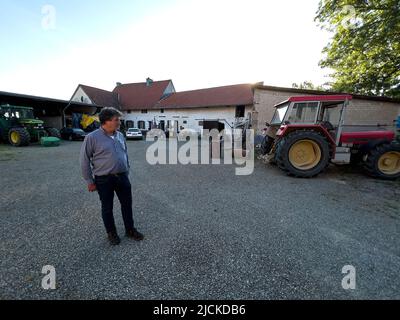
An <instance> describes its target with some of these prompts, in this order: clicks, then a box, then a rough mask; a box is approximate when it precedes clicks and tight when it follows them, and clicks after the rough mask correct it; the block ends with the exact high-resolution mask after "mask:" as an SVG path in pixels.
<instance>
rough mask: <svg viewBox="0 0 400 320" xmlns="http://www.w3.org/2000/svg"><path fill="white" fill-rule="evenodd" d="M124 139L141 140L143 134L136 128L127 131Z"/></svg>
mask: <svg viewBox="0 0 400 320" xmlns="http://www.w3.org/2000/svg"><path fill="white" fill-rule="evenodd" d="M126 138H127V139H140V140H142V139H143V134H142V131H140V129H138V128H130V129H128V131H127V132H126Z"/></svg>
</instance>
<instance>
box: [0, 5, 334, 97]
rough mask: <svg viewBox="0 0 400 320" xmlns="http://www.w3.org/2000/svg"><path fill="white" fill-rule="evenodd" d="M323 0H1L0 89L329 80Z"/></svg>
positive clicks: (69, 90) (63, 93) (52, 93)
mask: <svg viewBox="0 0 400 320" xmlns="http://www.w3.org/2000/svg"><path fill="white" fill-rule="evenodd" d="M318 3H319V0H302V1H298V0H279V1H276V0H274V1H272V0H246V1H238V0H114V1H108V0H107V1H106V0H69V1H65V0H64V1H63V0H46V1H39V0H0V41H1V49H0V91H8V92H16V93H23V94H31V95H36V96H44V97H51V98H59V99H69V98H70V97H71V96H72V94H73V92H74V90H75V89H76V87H77V86H78V84H86V85H90V86H94V87H98V88H102V89H105V90H110V91H111V90H112V89H113V88H114V87H115V84H116V82H122V83H133V82H144V81H145V79H146V78H147V77H150V78H152V79H153V80H167V79H172V80H173V82H174V85H175V88H176V90H177V91H185V90H192V89H201V88H208V87H215V86H223V85H231V84H239V83H255V82H261V81H263V82H264V83H265V84H266V85H274V86H284V87H291V86H292V84H293V83H295V82H296V83H300V82H303V81H312V82H313V83H314V84H316V85H320V84H323V83H325V82H327V81H328V80H329V78H328V77H327V76H328V74H329V70H325V69H321V68H320V67H319V65H318V62H319V61H320V60H321V58H322V49H323V47H324V46H325V45H326V44H327V43H328V42H329V39H330V36H331V35H330V34H328V33H327V32H325V31H322V30H321V29H320V28H319V27H318V26H317V24H316V22H315V21H314V17H315V13H316V11H317V9H318Z"/></svg>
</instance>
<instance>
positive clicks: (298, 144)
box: [275, 130, 331, 178]
mask: <svg viewBox="0 0 400 320" xmlns="http://www.w3.org/2000/svg"><path fill="white" fill-rule="evenodd" d="M330 154H331V152H330V146H329V143H328V141H327V140H326V139H325V138H324V136H322V135H321V134H319V133H318V132H316V131H310V130H301V131H300V130H299V131H294V132H292V133H289V134H288V135H287V136H286V137H284V138H283V139H281V141H280V142H279V143H278V145H277V149H276V156H275V159H276V162H277V164H278V166H279V168H281V169H282V170H284V171H285V172H286V173H287V174H288V175H291V176H295V177H299V178H310V177H314V176H316V175H318V174H319V173H321V172H322V171H323V170H325V169H326V167H327V166H328V165H329V160H330V158H331V156H330Z"/></svg>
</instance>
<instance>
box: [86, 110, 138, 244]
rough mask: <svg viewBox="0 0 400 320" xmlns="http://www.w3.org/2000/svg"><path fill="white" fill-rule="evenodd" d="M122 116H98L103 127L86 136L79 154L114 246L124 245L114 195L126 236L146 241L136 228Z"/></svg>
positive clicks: (116, 113)
mask: <svg viewBox="0 0 400 320" xmlns="http://www.w3.org/2000/svg"><path fill="white" fill-rule="evenodd" d="M121 116H122V114H121V113H120V112H119V111H118V110H117V109H115V108H104V109H103V110H102V111H101V112H100V114H99V120H100V124H101V127H100V128H99V129H97V130H96V131H93V132H92V133H90V134H89V135H87V136H86V138H85V140H84V142H83V144H82V148H81V152H80V164H81V170H82V176H83V178H84V179H85V181H86V182H87V184H88V190H89V192H95V191H97V192H98V194H99V197H100V201H101V208H102V209H101V210H102V218H103V222H104V226H105V228H106V231H107V235H108V239H109V241H110V244H111V245H118V244H120V242H121V239H120V238H119V236H118V233H117V229H116V226H115V221H114V214H113V203H114V193H116V194H117V197H118V199H119V201H120V203H121V211H122V217H123V221H124V225H125V231H126V236H127V237H128V238H131V239H134V240H136V241H141V240H143V239H144V236H143V234H141V233H140V232H139V231H137V229H136V228H135V227H134V220H133V212H132V188H131V183H130V181H129V170H130V164H129V158H128V150H127V145H126V141H125V138H124V136H123V135H122V133H121V132H119V131H118V130H119V128H120V124H121V122H120V117H121Z"/></svg>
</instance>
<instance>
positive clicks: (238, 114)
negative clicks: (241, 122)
mask: <svg viewBox="0 0 400 320" xmlns="http://www.w3.org/2000/svg"><path fill="white" fill-rule="evenodd" d="M245 110H246V106H236V115H235V117H236V118H244V113H245Z"/></svg>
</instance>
